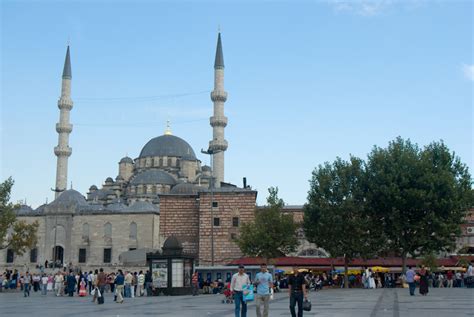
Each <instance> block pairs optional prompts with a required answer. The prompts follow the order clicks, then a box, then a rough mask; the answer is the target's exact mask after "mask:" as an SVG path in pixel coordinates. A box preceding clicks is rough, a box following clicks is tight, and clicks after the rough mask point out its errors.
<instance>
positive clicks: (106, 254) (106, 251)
mask: <svg viewBox="0 0 474 317" xmlns="http://www.w3.org/2000/svg"><path fill="white" fill-rule="evenodd" d="M110 262H112V249H111V248H106V249H104V263H110Z"/></svg>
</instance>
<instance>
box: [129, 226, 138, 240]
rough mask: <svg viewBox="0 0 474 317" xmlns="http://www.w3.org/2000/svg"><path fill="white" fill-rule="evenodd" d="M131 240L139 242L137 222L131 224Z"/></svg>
mask: <svg viewBox="0 0 474 317" xmlns="http://www.w3.org/2000/svg"><path fill="white" fill-rule="evenodd" d="M130 239H132V240H137V224H136V223H135V222H132V223H131V224H130Z"/></svg>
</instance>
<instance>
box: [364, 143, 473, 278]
mask: <svg viewBox="0 0 474 317" xmlns="http://www.w3.org/2000/svg"><path fill="white" fill-rule="evenodd" d="M367 180H368V181H367V185H368V190H367V196H366V198H367V201H366V202H367V206H368V208H369V209H370V212H371V214H372V218H373V220H374V224H377V225H378V226H381V228H382V230H383V233H384V236H385V241H384V243H383V245H384V246H385V247H386V251H388V252H390V253H392V254H396V255H398V256H401V257H402V259H403V271H405V267H406V258H407V255H409V254H410V255H412V256H417V255H423V254H429V253H431V252H434V253H437V252H439V251H443V250H449V249H450V248H451V247H453V246H454V242H455V238H456V236H457V235H459V233H460V224H461V223H462V221H463V219H464V215H465V213H466V211H467V210H468V207H470V205H471V204H472V189H471V186H472V181H471V176H470V174H469V171H468V168H467V167H466V165H465V164H463V163H461V161H460V159H459V158H458V157H456V156H455V155H454V153H451V152H450V151H449V149H448V148H447V147H446V146H445V145H444V144H443V143H442V142H434V143H431V144H430V145H428V146H426V147H425V148H424V149H420V148H419V147H418V146H417V145H416V144H413V143H411V142H410V140H404V139H402V138H400V137H398V138H397V139H396V140H394V141H392V142H390V143H389V145H388V147H387V148H379V147H375V148H374V149H373V150H372V152H371V153H370V154H369V156H368V162H367Z"/></svg>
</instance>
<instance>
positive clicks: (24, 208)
mask: <svg viewBox="0 0 474 317" xmlns="http://www.w3.org/2000/svg"><path fill="white" fill-rule="evenodd" d="M32 213H34V211H33V208H31V207H30V206H28V205H21V206H20V208H18V209H17V210H16V214H17V215H27V214H32Z"/></svg>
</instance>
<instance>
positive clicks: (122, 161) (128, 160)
mask: <svg viewBox="0 0 474 317" xmlns="http://www.w3.org/2000/svg"><path fill="white" fill-rule="evenodd" d="M122 163H127V164H133V160H132V158H130V157H128V156H125V157H123V158H122V159H121V160H120V162H119V164H122Z"/></svg>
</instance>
